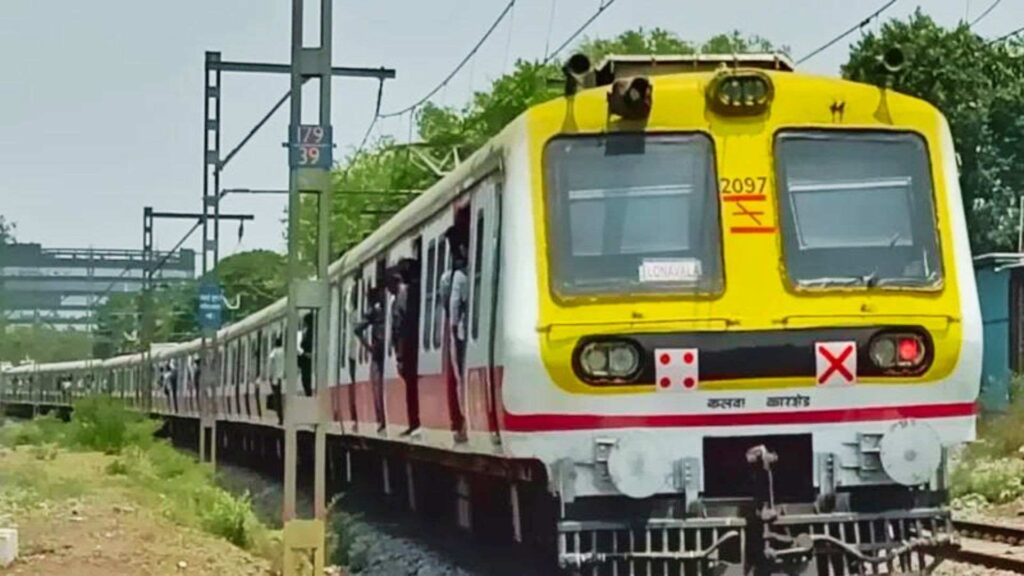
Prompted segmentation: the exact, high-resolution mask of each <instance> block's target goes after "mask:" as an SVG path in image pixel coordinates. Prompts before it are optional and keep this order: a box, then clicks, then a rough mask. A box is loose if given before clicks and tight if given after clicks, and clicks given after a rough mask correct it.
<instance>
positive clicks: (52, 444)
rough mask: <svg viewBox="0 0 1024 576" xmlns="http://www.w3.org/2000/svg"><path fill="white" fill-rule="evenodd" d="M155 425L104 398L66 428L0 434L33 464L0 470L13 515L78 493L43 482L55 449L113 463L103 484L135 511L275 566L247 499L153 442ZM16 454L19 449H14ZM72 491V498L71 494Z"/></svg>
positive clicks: (55, 422)
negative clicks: (121, 489)
mask: <svg viewBox="0 0 1024 576" xmlns="http://www.w3.org/2000/svg"><path fill="white" fill-rule="evenodd" d="M159 428H160V423H159V421H156V420H151V419H149V418H146V417H145V416H142V415H140V414H138V413H135V412H131V411H129V410H127V409H125V408H124V407H123V406H120V405H118V404H117V403H116V402H115V401H113V400H111V399H109V398H103V397H92V398H87V399H83V400H80V401H78V402H76V403H75V406H74V412H73V413H72V417H71V420H70V422H67V423H65V422H62V421H60V420H59V419H57V418H54V417H52V416H43V417H39V418H36V419H34V420H32V421H29V422H23V423H17V424H8V425H6V426H4V427H3V428H2V429H0V446H6V447H8V448H15V449H25V450H29V451H31V454H32V455H33V457H34V458H35V460H37V461H38V462H37V466H36V467H35V469H30V470H27V471H26V470H19V471H17V472H16V474H17V477H13V476H12V475H13V474H15V472H7V476H8V477H5V471H4V470H0V482H4V483H5V484H6V485H8V486H15V487H18V489H17V490H5V491H4V492H5V493H6V494H9V497H10V498H14V499H16V500H17V501H16V502H11V503H9V504H12V505H14V506H15V508H16V507H17V506H19V505H24V503H25V502H31V500H32V499H33V498H35V499H37V500H38V499H40V498H41V497H46V496H54V497H70V496H73V495H75V494H76V493H80V492H81V487H76V486H74V485H73V483H70V484H69V483H68V482H67V481H66V480H62V481H60V482H56V481H50V480H49V475H48V474H47V473H46V468H45V467H46V463H47V462H48V461H50V460H53V459H55V458H57V457H58V454H59V452H60V451H61V450H69V451H84V452H102V453H104V454H107V455H110V456H112V458H113V459H111V460H110V461H109V463H108V464H107V465H106V467H105V472H106V474H107V475H109V476H110V477H111V479H117V480H118V481H121V482H123V483H124V484H125V485H126V486H127V487H128V488H129V489H130V493H131V494H132V496H133V498H135V499H136V500H137V501H138V503H139V504H140V505H145V506H150V507H152V508H154V509H156V510H159V511H160V513H161V514H162V515H164V516H165V517H167V518H169V519H170V520H172V521H173V522H175V523H177V524H180V525H182V526H188V527H192V528H197V529H200V530H203V531H205V532H207V533H210V534H213V535H216V536H219V537H222V538H224V539H225V540H228V541H229V542H231V543H233V544H235V545H236V546H238V547H240V548H243V549H246V550H249V551H251V552H254V553H256V554H257V555H260V556H264V557H267V558H269V559H272V560H277V559H278V557H279V556H280V549H279V547H280V544H279V542H278V540H279V539H278V538H276V537H275V535H274V534H273V533H271V531H270V530H269V529H268V528H266V527H265V526H264V525H263V524H262V523H260V521H259V520H258V519H257V518H256V516H255V514H254V513H253V511H252V505H251V500H250V498H249V496H248V494H243V495H241V496H235V495H232V494H231V493H229V492H227V491H226V490H224V489H222V488H220V487H219V486H218V485H217V483H216V478H215V475H214V472H213V469H212V468H211V467H210V466H208V465H205V464H200V463H199V462H197V461H196V460H195V459H193V458H192V457H190V456H187V455H185V454H183V453H181V452H179V451H178V450H176V449H174V447H172V446H171V445H170V444H169V443H168V442H166V441H164V440H160V439H158V438H156V437H155V436H154V434H155V433H156V432H157V430H159ZM21 447H24V448H21ZM76 490H77V492H76Z"/></svg>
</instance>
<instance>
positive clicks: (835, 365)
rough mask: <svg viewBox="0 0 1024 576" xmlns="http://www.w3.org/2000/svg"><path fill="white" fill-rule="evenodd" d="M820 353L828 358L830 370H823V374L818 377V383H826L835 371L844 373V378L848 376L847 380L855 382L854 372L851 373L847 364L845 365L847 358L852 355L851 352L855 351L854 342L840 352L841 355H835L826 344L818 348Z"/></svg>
mask: <svg viewBox="0 0 1024 576" xmlns="http://www.w3.org/2000/svg"><path fill="white" fill-rule="evenodd" d="M818 353H819V354H821V355H822V356H823V357H824V358H825V360H828V370H825V371H824V372H822V374H821V376H819V377H818V384H824V383H825V381H826V380H828V379H829V377H830V376H832V373H833V372H839V373H840V374H842V375H843V378H846V381H847V382H853V374H851V373H850V371H849V370H847V369H846V366H844V365H843V362H845V361H846V359H847V358H849V357H850V354H851V353H853V345H852V344H851V345H850V346H847V347H846V348H845V349H844V350H843V351H842V352H840V353H839V356H833V355H832V354H831V353H829V351H828V349H827V348H825V347H824V346H822V347H820V348H818Z"/></svg>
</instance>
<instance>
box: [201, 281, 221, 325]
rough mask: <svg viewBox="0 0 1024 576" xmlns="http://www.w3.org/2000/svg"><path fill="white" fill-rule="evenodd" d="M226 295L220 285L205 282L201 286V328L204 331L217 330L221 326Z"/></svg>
mask: <svg viewBox="0 0 1024 576" xmlns="http://www.w3.org/2000/svg"><path fill="white" fill-rule="evenodd" d="M223 305H224V293H223V292H222V291H221V287H220V284H217V283H216V282H203V283H202V284H200V285H199V327H200V328H202V329H203V330H217V329H218V328H220V324H221V308H222V307H223Z"/></svg>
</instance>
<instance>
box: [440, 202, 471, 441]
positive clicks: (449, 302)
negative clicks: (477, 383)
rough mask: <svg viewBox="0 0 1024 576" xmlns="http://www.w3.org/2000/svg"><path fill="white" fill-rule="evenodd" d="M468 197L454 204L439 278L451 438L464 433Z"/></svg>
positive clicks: (446, 233) (462, 435) (463, 435)
mask: <svg viewBox="0 0 1024 576" xmlns="http://www.w3.org/2000/svg"><path fill="white" fill-rule="evenodd" d="M469 219H470V205H469V197H468V196H466V197H465V198H463V199H462V200H461V201H460V202H459V203H458V204H456V206H455V214H454V222H453V223H452V226H451V227H450V228H448V230H447V231H446V232H445V240H446V242H447V244H448V255H449V256H448V268H447V270H445V272H444V275H443V276H442V280H441V294H440V297H441V308H442V310H443V314H444V320H445V322H444V329H443V333H444V334H445V346H444V347H443V349H444V350H445V352H446V354H445V361H444V362H445V365H446V366H447V367H448V370H446V371H445V372H446V373H447V374H448V377H447V383H448V401H449V406H450V407H451V413H452V429H453V431H454V432H455V439H456V441H458V442H464V441H466V439H467V434H466V378H465V376H466V373H465V369H466V337H467V326H468V323H467V320H468V318H467V317H468V315H469V310H468V307H469V275H468V274H469V272H468V270H467V264H468V256H469V222H470V220H469Z"/></svg>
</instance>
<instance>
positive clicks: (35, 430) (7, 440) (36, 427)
mask: <svg viewBox="0 0 1024 576" xmlns="http://www.w3.org/2000/svg"><path fill="white" fill-rule="evenodd" d="M65 433H66V429H65V426H64V422H62V421H61V420H60V419H59V418H57V417H56V416H54V415H52V414H47V415H45V416H38V417H36V418H34V419H32V420H31V421H29V422H22V423H19V424H13V425H10V426H5V427H4V428H3V429H2V430H0V444H3V445H4V446H10V447H16V446H41V445H43V444H63V443H64V441H65Z"/></svg>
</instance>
